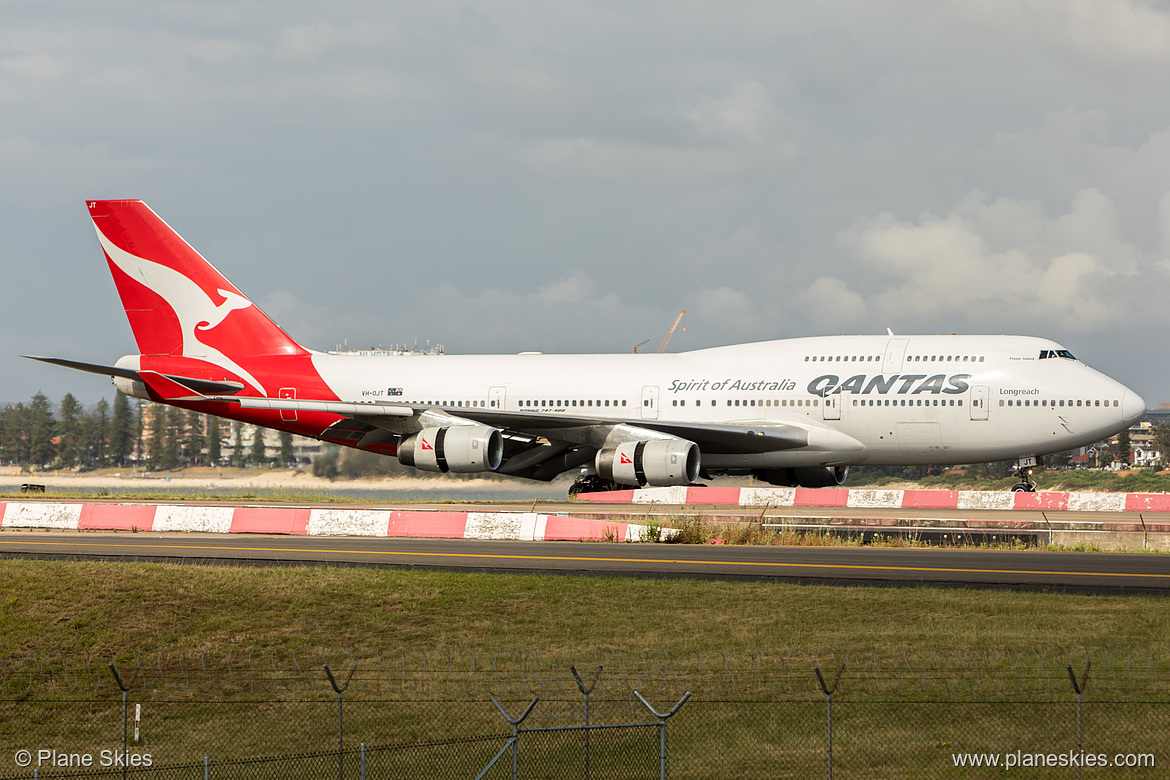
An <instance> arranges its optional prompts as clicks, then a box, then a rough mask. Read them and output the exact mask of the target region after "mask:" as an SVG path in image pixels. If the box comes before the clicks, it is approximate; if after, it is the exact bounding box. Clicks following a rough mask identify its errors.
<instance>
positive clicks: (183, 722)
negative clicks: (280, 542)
mask: <svg viewBox="0 0 1170 780" xmlns="http://www.w3.org/2000/svg"><path fill="white" fill-rule="evenodd" d="M578 668H580V669H582V670H589V671H588V672H587V673H583V674H578V673H577V669H578ZM327 670H328V671H327ZM115 672H116V674H115ZM688 695H689V698H688ZM1168 705H1170V651H1168V650H1167V649H1166V648H1160V647H1157V648H1138V647H1118V646H1080V647H1044V648H1027V649H1024V650H1011V649H1002V650H982V651H953V652H949V651H933V650H932V651H918V652H904V653H888V652H884V651H867V652H856V651H840V652H835V651H830V650H814V651H803V650H796V649H793V650H784V651H777V652H771V653H758V654H728V653H685V654H669V653H645V652H643V653H626V652H620V651H613V650H604V649H594V650H589V651H576V650H563V651H558V652H550V651H542V650H530V651H523V652H510V653H475V654H455V653H446V652H439V651H431V652H424V651H416V650H395V651H385V650H362V649H359V648H344V649H340V650H330V649H324V648H296V649H291V648H290V649H276V650H271V649H269V650H258V649H249V648H244V649H240V648H222V649H221V648H210V649H196V650H192V649H182V648H164V649H152V650H145V649H134V650H128V651H104V652H99V651H89V652H82V651H79V652H53V653H43V654H36V655H24V656H16V655H9V656H6V657H3V658H0V712H2V715H0V750H3V752H0V777H3V778H8V777H11V778H30V777H34V776H35V777H45V778H55V777H127V778H129V777H136V778H141V777H151V778H172V777H173V778H191V779H192V780H194V778H202V777H207V778H212V777H214V778H245V777H246V778H258V777H259V778H264V777H273V778H277V777H280V778H299V777H305V778H310V777H311V778H329V777H335V776H336V777H340V778H345V777H348V778H367V777H368V778H388V777H421V776H426V777H440V778H464V777H466V778H476V777H481V776H482V777H487V778H510V777H525V778H543V777H550V778H551V777H556V778H560V777H583V778H627V777H630V778H634V777H665V776H669V777H674V778H681V777H688V778H689V777H695V778H699V777H711V776H737V777H743V778H751V777H794V778H795V777H801V778H805V777H820V776H824V777H830V778H831V777H834V776H835V777H839V778H840V777H867V778H870V777H879V778H880V777H891V778H895V777H896V778H903V777H922V778H933V777H938V776H940V775H944V774H953V775H955V776H968V777H985V776H992V775H996V774H1001V773H1002V772H1003V771H1004V769H1003V767H1004V766H1005V765H1008V764H1010V765H1012V766H1015V767H1020V768H1021V769H1026V776H1028V777H1048V776H1052V777H1074V776H1076V777H1080V776H1082V773H1084V774H1085V775H1088V776H1095V777H1113V776H1125V777H1133V776H1138V777H1141V776H1156V775H1155V773H1156V772H1157V769H1156V762H1157V761H1158V759H1161V760H1162V761H1164V762H1165V761H1167V760H1170V706H1168ZM123 734H125V742H123ZM24 751H27V752H24ZM1090 758H1091V759H1092V762H1093V766H1085V762H1086V761H1087V760H1089V759H1090ZM1098 761H1104V762H1106V763H1107V764H1108V766H1106V767H1104V768H1102V767H1101V766H1098V765H1097V763H1098ZM992 762H995V763H996V764H998V767H999V768H994V767H993V768H989V767H988V766H987V764H990V763H992ZM1038 762H1039V763H1038ZM960 764H962V766H960ZM1163 771H1164V770H1163Z"/></svg>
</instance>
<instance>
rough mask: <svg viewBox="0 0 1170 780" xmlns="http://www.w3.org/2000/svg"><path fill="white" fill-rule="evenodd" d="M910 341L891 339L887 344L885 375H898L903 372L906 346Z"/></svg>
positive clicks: (883, 371)
mask: <svg viewBox="0 0 1170 780" xmlns="http://www.w3.org/2000/svg"><path fill="white" fill-rule="evenodd" d="M909 343H910V339H890V340H889V341H887V342H886V357H885V359H884V361H883V362H882V373H883V374H897V373H900V372H901V371H902V359H903V358H904V357H905V356H906V345H907V344H909Z"/></svg>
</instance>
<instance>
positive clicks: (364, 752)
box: [361, 742, 366, 780]
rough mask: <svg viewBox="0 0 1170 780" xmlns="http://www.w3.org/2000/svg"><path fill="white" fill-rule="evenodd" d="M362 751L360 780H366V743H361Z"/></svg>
mask: <svg viewBox="0 0 1170 780" xmlns="http://www.w3.org/2000/svg"><path fill="white" fill-rule="evenodd" d="M361 751H362V780H366V743H365V742H363V743H362V746H361Z"/></svg>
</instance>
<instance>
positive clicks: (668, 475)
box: [595, 439, 700, 487]
mask: <svg viewBox="0 0 1170 780" xmlns="http://www.w3.org/2000/svg"><path fill="white" fill-rule="evenodd" d="M699 459H700V455H699V447H698V446H697V445H696V444H695V443H694V442H690V441H685V440H683V439H656V440H654V441H630V442H626V443H624V444H619V445H617V446H616V447H606V448H604V449H601V450H599V451H598V452H597V459H596V461H595V466H596V468H597V475H598V476H599V477H601V478H602V479H606V480H609V481H611V482H616V483H618V484H619V485H638V486H640V487H641V486H646V485H653V486H663V487H665V486H668V485H690V484H691V483H693V482H694V481H695V480H697V479H698V478H699Z"/></svg>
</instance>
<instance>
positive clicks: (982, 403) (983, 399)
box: [971, 385, 988, 420]
mask: <svg viewBox="0 0 1170 780" xmlns="http://www.w3.org/2000/svg"><path fill="white" fill-rule="evenodd" d="M987 395H988V393H987V385H973V386H972V387H971V419H972V420H986V419H987Z"/></svg>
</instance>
